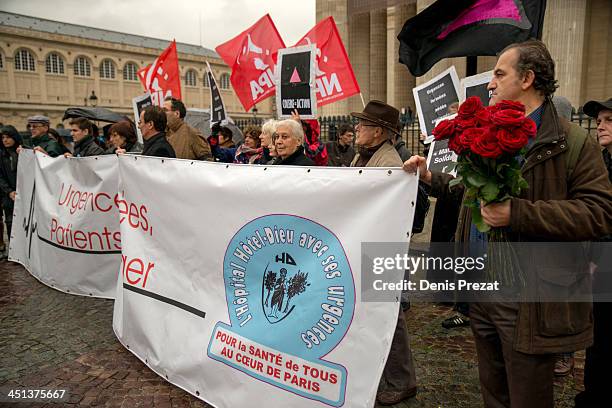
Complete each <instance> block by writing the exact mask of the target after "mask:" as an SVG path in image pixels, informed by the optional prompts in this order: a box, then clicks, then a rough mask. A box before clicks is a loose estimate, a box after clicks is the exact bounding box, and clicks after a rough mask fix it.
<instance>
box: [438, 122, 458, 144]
mask: <svg viewBox="0 0 612 408" xmlns="http://www.w3.org/2000/svg"><path fill="white" fill-rule="evenodd" d="M454 133H455V122H454V121H452V120H443V121H442V122H440V123H438V126H436V128H435V129H434V130H433V136H434V139H436V140H442V139H448V138H449V137H451V136H452V135H453V134H454Z"/></svg>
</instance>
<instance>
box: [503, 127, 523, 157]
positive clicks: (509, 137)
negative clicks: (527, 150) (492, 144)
mask: <svg viewBox="0 0 612 408" xmlns="http://www.w3.org/2000/svg"><path fill="white" fill-rule="evenodd" d="M497 140H499V146H500V147H501V149H502V150H503V151H505V152H508V153H516V152H518V151H519V150H521V149H522V148H523V147H525V146H526V145H527V143H528V142H529V139H528V137H527V134H526V133H525V132H523V131H522V130H520V129H517V130H514V131H513V130H508V129H505V128H499V129H497Z"/></svg>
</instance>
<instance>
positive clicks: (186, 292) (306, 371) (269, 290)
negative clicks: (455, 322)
mask: <svg viewBox="0 0 612 408" xmlns="http://www.w3.org/2000/svg"><path fill="white" fill-rule="evenodd" d="M119 180H120V181H119V190H120V191H121V192H122V193H123V198H124V200H125V202H126V204H127V205H128V206H129V207H130V208H136V209H138V210H137V211H135V212H134V213H133V214H132V215H133V217H132V222H130V223H127V222H124V223H121V236H122V243H123V253H122V263H121V272H120V275H119V280H118V282H119V284H118V285H117V293H116V297H115V299H116V300H115V310H114V316H113V328H114V330H115V333H116V335H117V337H118V339H119V340H120V341H121V343H122V344H123V345H124V346H125V347H126V348H127V349H129V350H130V351H131V352H132V353H134V354H135V355H136V356H138V357H139V358H140V359H141V360H142V361H143V362H144V363H145V364H147V365H148V366H149V367H150V368H151V369H152V370H153V371H155V372H156V373H158V374H159V375H160V376H162V377H163V378H166V379H167V380H168V381H170V382H171V383H173V384H175V385H177V386H179V387H181V388H183V389H185V390H186V391H188V392H190V393H191V394H193V395H195V396H197V397H199V398H200V399H202V400H205V401H206V402H208V403H210V404H212V405H214V406H216V407H246V406H258V407H259V406H262V407H263V406H265V407H306V406H308V407H312V406H336V407H339V406H346V407H371V406H373V405H374V402H375V395H376V389H377V387H378V383H379V378H380V376H381V374H382V370H383V367H384V363H385V360H386V356H387V354H388V352H389V347H390V344H391V340H392V337H393V332H394V328H395V325H396V320H397V312H398V304H397V303H383V302H371V303H370V302H361V294H360V287H361V275H360V274H361V245H362V241H369V242H388V241H393V242H405V243H406V246H407V245H408V236H409V234H408V231H410V230H411V224H412V218H413V214H412V207H411V205H410V202H414V201H415V197H416V188H417V179H416V177H415V176H407V175H406V173H405V172H403V171H402V170H401V169H393V170H389V169H351V168H334V169H331V168H305V167H285V166H268V167H266V166H241V165H225V164H219V163H207V162H191V161H183V160H174V159H164V160H162V159H158V158H148V157H141V156H122V157H119ZM402 278H403V276H400V275H398V276H397V279H398V280H399V279H402Z"/></svg>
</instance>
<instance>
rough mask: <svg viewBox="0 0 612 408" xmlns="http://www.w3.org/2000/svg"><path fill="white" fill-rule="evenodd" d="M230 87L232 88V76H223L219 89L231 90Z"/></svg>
mask: <svg viewBox="0 0 612 408" xmlns="http://www.w3.org/2000/svg"><path fill="white" fill-rule="evenodd" d="M229 87H230V76H229V75H228V74H221V78H220V80H219V88H221V89H229Z"/></svg>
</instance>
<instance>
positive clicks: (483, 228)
mask: <svg viewBox="0 0 612 408" xmlns="http://www.w3.org/2000/svg"><path fill="white" fill-rule="evenodd" d="M472 223H474V225H475V226H476V229H478V231H480V232H488V231H489V230H490V229H491V227H490V226H489V225H488V224H487V223H485V222H484V220H483V219H482V214H480V207H478V208H472Z"/></svg>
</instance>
